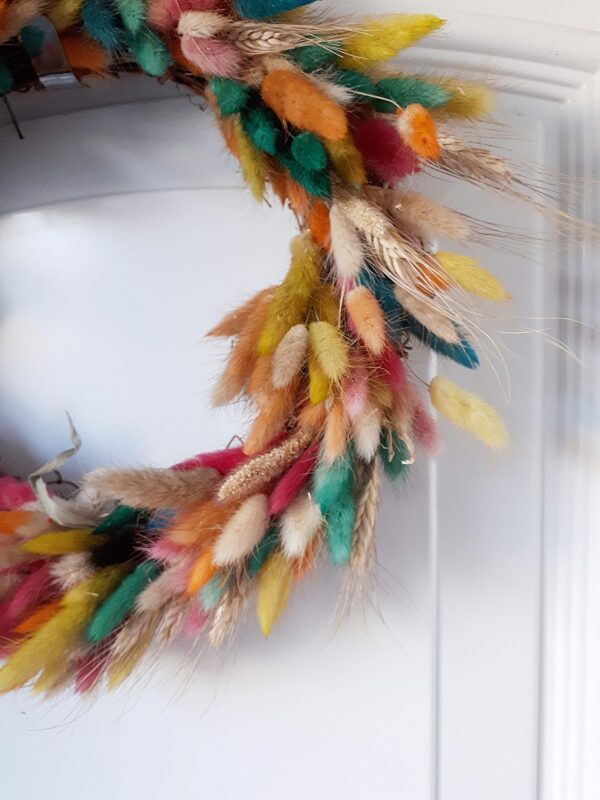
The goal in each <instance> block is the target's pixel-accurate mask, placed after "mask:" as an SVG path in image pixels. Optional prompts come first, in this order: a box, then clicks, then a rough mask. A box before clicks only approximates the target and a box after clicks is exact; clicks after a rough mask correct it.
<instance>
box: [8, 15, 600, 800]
mask: <svg viewBox="0 0 600 800" xmlns="http://www.w3.org/2000/svg"><path fill="white" fill-rule="evenodd" d="M340 5H341V4H340ZM361 5H362V7H363V8H364V0H363V1H362V3H358V2H353V3H350V2H348V3H346V4H344V6H343V7H344V9H345V8H346V7H347V8H348V9H349V10H360V8H359V7H360V6H361ZM425 5H426V4H424V3H413V7H417V6H419V7H420V6H425ZM457 5H458V4H457ZM474 5H475V4H473V3H463V4H462V7H460V8H459V11H458V13H457V14H456V15H452V16H453V18H454V20H455V21H454V23H453V24H452V25H450V27H449V29H448V32H447V33H446V35H445V36H444V37H442V38H441V39H439V40H438V41H437V42H436V43H435V44H433V45H429V44H428V45H427V46H424V47H420V48H418V49H416V50H415V51H414V53H411V54H410V56H409V57H410V59H411V61H412V63H413V64H414V65H415V66H417V67H423V66H425V67H427V68H431V69H447V70H451V69H456V68H460V69H461V70H463V71H464V70H466V71H467V72H471V71H473V72H474V73H476V74H479V75H481V74H484V75H485V76H486V77H487V78H489V79H490V80H493V81H494V82H495V83H496V84H497V86H498V88H499V90H500V93H501V97H500V114H499V116H500V118H501V119H502V120H503V121H504V122H505V123H506V125H507V128H506V129H505V130H510V131H511V136H512V133H515V134H517V136H516V137H515V138H510V140H509V141H508V144H509V146H510V148H511V150H512V151H513V153H514V156H515V158H516V159H519V160H524V161H527V162H530V163H531V162H536V163H539V164H541V165H542V166H544V167H545V168H547V169H549V170H555V171H562V172H566V173H567V174H576V173H584V172H585V173H586V174H588V175H592V174H595V175H596V177H598V163H599V156H598V152H597V149H598V145H597V142H598V119H597V115H598V112H599V109H600V88H599V87H600V84H599V80H598V77H597V74H598V69H599V67H600V48H599V46H598V38H597V37H596V36H594V35H592V34H584V33H582V32H578V31H575V30H567V29H563V28H558V27H554V26H552V27H551V26H545V25H542V24H541V23H539V22H534V23H526V22H522V21H521V22H516V21H515V20H510V19H507V18H506V16H505V15H507V14H515V15H516V14H521V11H522V10H521V9H520V7H519V4H513V6H510V5H509V4H508V3H503V4H500V3H489V4H487V6H486V9H485V10H486V12H488V13H490V14H491V13H492V11H493V6H495V5H497V6H498V7H499V8H498V16H482V15H480V14H476V13H472V12H473V11H474ZM520 5H526V6H528V8H527V9H526V12H524V13H523V14H522V16H525V17H529V18H530V19H534V20H536V19H542V16H541V14H542V13H543V12H542V11H541V10H540V8H541V7H542V5H543V7H544V13H547V10H546V9H545V5H546V4H541V3H537V2H536V3H532V2H530V3H527V4H520ZM571 5H572V8H571V13H572V17H569V19H568V20H566V21H572V22H573V24H578V25H589V26H594V25H596V26H598V19H597V12H596V11H595V10H594V11H592V9H591V7H589V6H588V4H587V3H579V4H575V5H574V6H573V4H571ZM500 6H502V8H500ZM513 7H514V10H513ZM374 10H397V3H396V2H395V0H388V2H387V3H384V2H379V3H378V4H377V9H374ZM432 10H433V11H437V12H441V13H442V14H444V15H448V16H450V11H448V9H446V8H441V9H440V8H435V7H434V8H433V9H432ZM587 12H589V20H588V17H586V14H587ZM552 14H554V12H552V10H551V11H550V12H549V15H548V16H547V17H544V19H548V20H549V21H551V22H565V19H564V18H558V17H556V16H554V17H553V16H552ZM594 14H596V17H594V16H593V15H594ZM599 27H600V26H599ZM124 100H127V101H128V102H127V105H123V104H120V103H121V102H122V101H124ZM14 107H15V110H16V112H17V115H18V116H19V118H20V120H21V123H22V127H23V131H24V134H25V140H24V141H22V142H21V141H18V140H17V138H16V137H15V135H14V132H13V130H12V128H11V127H10V125H8V124H7V121H6V120H5V123H4V126H3V127H0V148H1V149H0V160H1V174H2V193H1V196H0V275H1V285H2V294H1V301H0V312H1V315H2V317H1V319H2V321H1V325H0V376H1V377H0V399H1V402H0V445H1V454H2V465H3V467H4V468H10V469H12V470H16V471H21V472H27V471H28V470H30V469H31V467H33V466H36V465H38V464H39V463H41V462H43V461H44V460H45V459H46V458H47V457H48V456H50V455H52V454H54V453H55V452H56V451H58V450H59V449H61V448H62V446H63V445H64V444H65V440H66V436H67V431H66V426H65V419H64V410H65V409H68V410H69V411H70V413H71V414H72V415H73V417H74V419H75V421H76V423H77V426H78V428H79V430H80V432H81V434H82V436H83V439H84V448H83V450H82V452H81V454H80V456H78V458H77V459H76V461H75V462H74V464H73V470H74V471H76V472H79V471H82V470H85V469H89V468H91V467H93V466H96V465H99V464H104V465H111V464H139V463H146V464H147V463H152V464H156V465H163V464H168V463H171V462H173V461H177V460H179V459H181V458H184V457H185V456H186V455H189V454H191V453H194V452H197V451H199V450H205V449H211V448H215V447H220V446H222V445H223V444H225V443H226V442H227V441H228V440H229V438H230V437H231V435H232V434H234V433H236V432H241V431H243V427H244V421H245V420H244V415H243V413H242V412H241V410H238V409H232V410H228V411H220V412H215V411H207V408H208V395H209V389H210V385H211V380H212V379H213V378H214V376H215V374H216V373H217V370H218V364H219V359H220V357H222V355H223V352H222V350H219V348H218V347H216V346H215V345H214V344H210V343H207V342H205V341H204V340H203V339H202V333H203V331H205V330H207V329H208V328H209V327H210V326H211V324H212V323H213V322H215V321H216V319H217V318H218V317H219V316H220V314H221V313H222V312H223V311H224V310H225V309H228V308H230V307H231V306H232V305H233V304H235V303H236V302H237V301H239V299H240V298H242V297H244V296H247V295H249V294H250V293H251V292H252V291H253V290H255V289H257V288H260V287H262V286H264V285H267V284H268V283H269V282H273V281H275V280H277V278H278V277H279V276H281V275H282V273H283V271H284V270H285V268H286V260H287V244H288V240H289V238H290V236H291V235H292V233H293V226H292V221H291V220H290V218H289V217H288V216H287V215H286V214H285V213H284V212H282V211H279V210H277V209H265V208H260V207H257V206H255V205H254V203H253V201H252V200H251V199H250V198H249V196H248V194H247V193H246V192H245V191H244V190H242V189H241V188H240V185H239V180H238V177H237V173H236V170H235V168H234V165H233V164H232V162H231V161H230V160H229V159H228V157H227V156H226V155H225V153H224V152H223V149H224V148H223V147H222V145H221V143H220V141H219V138H218V135H217V134H216V132H215V130H214V128H213V126H212V124H211V122H210V119H209V115H208V114H203V113H202V112H201V111H200V110H198V108H197V102H196V101H194V100H190V99H188V98H186V97H181V96H178V95H177V93H176V91H175V90H174V89H172V88H162V89H159V88H158V87H156V86H155V84H154V83H153V82H151V81H140V80H136V81H135V82H130V81H125V80H121V81H119V82H118V83H110V82H104V83H102V84H101V85H97V86H95V87H94V89H81V88H77V89H74V88H64V87H60V86H58V87H56V88H54V89H52V90H50V91H49V92H47V94H46V95H45V96H39V95H37V94H36V95H29V96H25V97H19V98H16V99H15V101H14ZM58 112H60V113H58ZM503 130H504V129H503ZM486 133H489V129H486V128H484V127H482V128H481V129H480V134H481V136H482V139H483V140H485V136H486ZM495 136H496V138H494V139H493V141H495V142H496V144H497V143H498V140H497V131H496V133H495ZM428 182H429V187H428V188H430V189H431V190H432V191H434V192H435V193H436V195H437V196H438V197H439V198H440V199H442V200H445V201H448V202H450V203H451V204H455V205H457V206H459V207H460V208H461V209H464V210H465V211H468V212H469V213H473V214H474V215H476V216H479V217H482V218H485V219H490V220H492V219H493V220H500V221H502V222H503V223H505V224H507V225H514V226H517V227H519V228H521V229H525V230H527V231H528V232H529V233H531V234H532V238H531V243H530V244H528V245H527V246H526V247H525V249H524V253H523V255H522V256H521V257H518V256H516V255H514V254H513V253H512V252H510V251H509V250H501V251H493V250H489V249H486V248H481V249H480V251H478V253H477V254H478V255H479V256H480V257H481V258H482V259H483V260H485V262H486V263H488V264H490V266H491V267H492V268H493V270H494V271H496V272H497V273H498V274H499V275H500V276H501V277H502V279H503V281H504V283H505V284H506V285H507V286H508V288H509V289H510V290H511V292H512V293H513V294H514V295H515V297H516V301H515V303H514V305H513V307H512V308H511V309H510V310H509V311H507V313H506V315H505V317H504V318H503V319H498V320H497V321H496V322H495V328H496V329H497V330H498V331H502V332H503V333H502V335H501V337H500V338H501V341H502V343H503V346H504V356H505V359H506V364H507V367H508V371H509V374H510V382H511V395H512V396H511V398H510V402H508V401H507V400H505V399H503V394H502V392H503V388H506V385H507V384H506V379H505V377H504V376H502V380H501V381H499V380H498V378H497V376H496V375H495V374H494V369H493V368H492V364H487V365H484V366H483V367H482V369H481V370H480V371H479V373H478V374H477V375H474V376H466V377H465V376H464V375H461V376H460V378H461V381H462V383H463V384H467V385H469V386H471V385H472V386H473V387H475V388H476V390H477V391H479V392H481V393H483V394H485V395H487V396H488V397H490V398H494V399H495V400H497V405H498V406H499V408H500V409H501V411H502V412H503V413H504V415H505V417H506V419H507V421H508V424H509V426H510V428H511V432H512V436H513V445H512V447H511V449H510V451H509V452H508V454H507V455H504V456H501V457H493V456H490V455H489V453H487V452H483V451H482V450H481V449H480V448H479V447H478V446H477V445H476V444H472V443H471V442H469V441H466V440H465V438H464V437H462V436H459V435H456V434H455V433H454V432H453V431H451V430H449V429H445V430H444V433H445V438H446V446H445V450H444V453H443V456H442V457H441V458H440V460H439V461H438V462H437V464H428V463H426V462H421V463H420V464H419V465H418V466H417V467H416V468H415V470H414V472H413V473H412V476H411V478H410V480H409V482H408V485H407V486H405V487H403V488H400V489H397V490H395V491H391V490H390V491H388V492H386V494H385V497H384V501H383V507H382V513H381V521H380V526H379V548H378V556H379V562H380V569H379V581H378V582H379V603H380V609H381V614H380V615H378V614H377V613H375V611H374V610H373V609H371V608H366V609H365V610H364V613H363V612H362V610H360V609H359V610H358V611H357V613H356V614H355V615H354V616H353V617H352V619H351V620H350V621H349V622H347V623H344V624H342V625H341V626H338V625H337V624H336V620H335V618H334V614H335V604H336V596H337V591H338V583H339V576H337V575H336V573H335V571H333V570H331V571H328V572H327V573H326V574H321V575H319V576H318V577H317V578H313V579H310V580H308V581H307V582H306V583H305V584H303V585H301V586H300V587H299V588H298V590H297V591H296V593H295V596H294V597H293V599H292V602H291V606H290V609H289V612H288V613H287V614H286V616H285V617H284V619H283V620H282V621H281V622H280V624H279V626H278V628H277V629H276V631H275V632H274V634H273V635H272V637H271V638H270V639H269V641H267V642H265V641H263V640H262V638H261V636H260V633H259V630H258V627H257V626H256V625H253V624H251V622H250V624H249V625H248V626H247V628H246V630H245V632H244V633H243V635H242V636H241V638H240V640H239V641H238V642H237V644H236V646H235V648H234V650H233V651H232V652H231V653H230V654H229V657H228V660H227V662H226V663H208V664H200V665H198V664H196V663H195V662H194V661H193V659H192V658H191V657H190V655H189V653H187V652H186V651H185V649H182V650H181V651H176V652H173V653H172V654H171V655H170V656H169V657H166V658H162V659H161V661H160V662H159V663H157V664H156V665H155V667H154V669H153V670H152V671H151V672H150V673H149V674H148V675H144V676H143V677H142V678H141V679H140V680H139V681H138V682H137V683H136V684H135V685H129V686H127V687H125V688H124V689H123V690H121V691H120V692H118V693H117V694H115V695H114V696H109V697H105V698H101V699H97V700H95V701H94V703H93V704H85V705H83V706H82V705H81V702H80V700H79V699H75V698H73V697H71V696H66V697H62V698H60V701H59V699H58V698H57V699H56V700H53V699H51V700H50V701H48V702H46V703H44V704H40V702H39V701H36V700H34V699H31V698H30V697H28V696H27V695H26V694H25V693H21V694H18V695H15V696H9V697H6V698H3V699H2V700H0V719H1V721H2V724H1V726H0V771H1V774H2V787H3V794H2V796H3V797H5V798H7V800H16V799H17V798H19V800H20V798H33V797H36V796H38V795H41V794H42V793H43V796H44V797H45V798H47V800H55V799H56V800H58V798H61V800H75V798H78V797H80V796H86V797H88V798H90V799H91V798H105V797H116V798H127V800H130V799H131V800H137V799H138V798H142V797H171V796H172V797H181V798H196V797H198V798H200V797H204V796H210V797H214V798H218V800H226V799H229V798H234V797H238V796H242V795H243V796H245V797H250V798H261V800H262V799H263V798H264V800H275V798H278V799H279V798H285V800H300V798H302V799H303V800H304V798H307V797H313V798H318V800H358V799H359V798H361V799H362V798H365V797H373V798H378V800H392V799H393V798H403V799H404V800H426V798H427V799H433V800H596V798H597V797H598V796H599V792H600V775H599V768H598V763H599V759H598V756H597V753H598V747H599V746H600V698H599V693H598V689H597V675H598V669H599V667H600V652H599V651H600V637H599V636H598V632H597V627H598V622H597V620H598V618H599V614H598V612H599V611H600V597H599V595H600V593H599V591H598V569H599V568H600V553H599V552H598V548H599V544H598V533H597V531H598V524H597V523H598V521H599V519H598V518H599V514H598V502H597V499H596V495H597V488H598V474H599V463H598V450H597V443H598V438H599V435H600V429H599V415H598V408H597V405H596V403H597V400H598V349H597V348H598V343H597V332H596V331H595V330H593V329H592V328H590V327H582V326H580V325H577V324H576V323H575V322H572V321H569V320H582V321H585V322H587V323H590V324H592V325H593V324H598V310H597V308H598V301H599V300H600V295H599V291H598V278H597V277H596V275H597V273H598V268H599V267H600V264H599V258H598V249H597V247H596V248H594V246H593V244H592V243H590V242H587V243H584V245H581V246H580V245H577V244H576V243H574V242H571V243H569V242H568V243H567V244H566V245H564V246H562V247H559V245H558V243H557V241H556V237H555V235H554V233H553V231H552V226H551V225H545V226H544V225H543V224H542V223H541V222H540V221H539V220H538V219H536V218H535V217H534V216H533V215H532V214H530V213H529V212H527V211H523V209H521V208H516V207H511V206H509V205H506V204H504V203H502V202H500V201H499V200H496V199H492V198H489V197H485V198H483V199H482V196H481V195H479V194H478V193H477V192H476V191H475V190H466V189H464V188H458V187H457V186H456V185H452V184H449V183H441V182H439V181H438V182H434V181H429V179H428ZM594 191H595V190H594V188H593V187H590V186H589V185H585V186H584V187H582V189H581V191H580V192H579V193H578V196H577V198H576V201H575V206H576V209H575V210H576V212H577V213H580V214H585V215H586V216H588V217H591V216H592V215H593V214H594V203H596V206H595V208H596V211H597V208H598V205H597V203H598V198H597V194H596V195H594ZM567 199H568V198H567V197H566V196H562V197H561V201H562V202H563V203H566V201H567ZM596 218H597V213H596ZM534 236H535V237H536V239H535V243H534ZM532 318H535V319H532ZM559 318H560V319H559ZM526 329H543V330H544V331H547V332H548V333H549V334H551V335H555V336H558V337H559V338H560V339H561V340H563V341H564V342H565V343H566V344H567V345H568V346H569V347H572V348H573V349H575V350H576V352H577V354H578V355H579V356H581V358H582V359H583V360H584V362H585V367H584V368H582V367H581V366H580V365H579V364H577V363H576V362H575V361H574V360H572V359H570V358H568V357H567V356H565V355H564V354H563V353H560V352H558V351H557V350H556V349H555V348H553V347H551V346H550V345H549V344H547V343H546V342H545V341H544V338H543V337H542V335H538V334H534V333H526V332H524V331H526ZM421 367H422V370H423V373H424V374H426V373H427V372H428V371H429V370H431V369H434V368H435V364H433V363H431V364H428V363H425V362H423V363H422V364H421ZM496 367H498V364H496ZM440 370H443V374H446V375H449V374H451V373H452V370H451V369H450V368H448V366H447V365H443V366H442V365H440Z"/></svg>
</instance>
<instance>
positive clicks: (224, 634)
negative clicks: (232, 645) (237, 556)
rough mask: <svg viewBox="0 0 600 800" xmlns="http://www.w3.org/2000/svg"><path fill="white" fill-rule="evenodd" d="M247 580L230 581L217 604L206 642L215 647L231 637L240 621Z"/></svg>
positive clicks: (246, 596)
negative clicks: (230, 583)
mask: <svg viewBox="0 0 600 800" xmlns="http://www.w3.org/2000/svg"><path fill="white" fill-rule="evenodd" d="M248 585H249V584H248V581H247V580H246V579H245V578H241V579H240V580H238V581H236V582H234V583H232V585H231V586H230V587H229V588H228V589H227V591H226V592H225V594H224V595H223V597H222V598H221V601H220V602H219V605H218V606H217V608H216V610H215V613H214V616H213V620H212V624H211V626H210V630H209V632H208V642H209V644H210V646H211V647H214V648H215V649H216V648H218V647H221V645H223V644H224V643H225V642H226V641H227V640H228V639H230V638H231V636H232V634H233V631H234V628H235V626H236V624H237V622H239V621H240V618H241V616H242V614H243V613H244V610H245V607H246V601H247V599H248Z"/></svg>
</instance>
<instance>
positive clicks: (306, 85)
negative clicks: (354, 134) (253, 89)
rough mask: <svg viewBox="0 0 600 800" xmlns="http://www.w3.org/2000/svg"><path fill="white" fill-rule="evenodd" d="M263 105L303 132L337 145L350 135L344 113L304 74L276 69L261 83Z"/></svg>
mask: <svg viewBox="0 0 600 800" xmlns="http://www.w3.org/2000/svg"><path fill="white" fill-rule="evenodd" d="M261 94H262V98H263V100H264V102H265V103H266V104H267V105H268V106H269V108H271V109H272V110H273V111H274V112H275V113H276V114H277V116H278V117H279V118H280V119H282V120H284V121H285V122H289V123H290V124H292V125H295V126H296V127H297V128H299V129H300V130H302V131H311V132H312V133H316V134H317V136H322V137H323V138H324V139H330V140H332V141H337V140H339V139H343V138H344V136H346V133H347V132H348V121H347V119H346V112H345V111H344V109H343V108H342V107H341V106H340V105H338V104H337V103H335V102H334V101H333V100H331V99H330V98H329V97H327V95H326V94H324V93H323V92H322V91H321V90H320V89H319V87H318V86H316V85H315V84H314V83H313V82H312V81H311V80H310V79H309V78H308V77H306V76H305V75H303V74H302V73H299V72H295V71H293V70H289V69H275V70H273V71H272V72H269V74H268V75H267V76H266V77H265V79H264V80H263V82H262V87H261Z"/></svg>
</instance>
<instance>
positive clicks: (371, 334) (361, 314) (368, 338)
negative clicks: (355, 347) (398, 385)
mask: <svg viewBox="0 0 600 800" xmlns="http://www.w3.org/2000/svg"><path fill="white" fill-rule="evenodd" d="M346 308H347V309H348V315H349V317H350V319H351V321H352V324H353V325H354V327H355V328H356V332H357V334H358V335H359V336H360V338H361V339H362V341H363V342H364V345H365V347H366V348H367V350H368V351H369V352H370V353H372V354H373V355H375V356H378V355H381V353H382V352H383V349H384V347H385V343H386V333H385V317H384V315H383V312H382V310H381V306H380V305H379V303H378V302H377V300H376V299H375V297H374V296H373V294H372V292H370V291H369V290H368V289H367V287H366V286H357V288H356V289H352V291H351V292H348V294H347V295H346Z"/></svg>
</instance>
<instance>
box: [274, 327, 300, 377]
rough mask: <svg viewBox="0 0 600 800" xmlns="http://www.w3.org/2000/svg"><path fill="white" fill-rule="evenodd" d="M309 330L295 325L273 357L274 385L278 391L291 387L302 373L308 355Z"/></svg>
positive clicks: (278, 346)
mask: <svg viewBox="0 0 600 800" xmlns="http://www.w3.org/2000/svg"><path fill="white" fill-rule="evenodd" d="M308 338H309V337H308V329H307V327H306V325H303V324H299V325H294V326H293V327H292V328H290V329H289V331H288V332H287V333H286V335H285V336H284V337H283V339H282V340H281V342H280V343H279V344H278V345H277V350H275V353H274V355H273V371H272V377H271V380H272V383H273V386H274V387H275V388H276V389H283V388H285V387H286V386H289V385H290V383H291V382H292V381H293V380H294V378H295V377H296V375H297V374H298V373H299V372H300V370H301V369H302V367H303V366H304V362H305V361H306V355H307V353H308Z"/></svg>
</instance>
